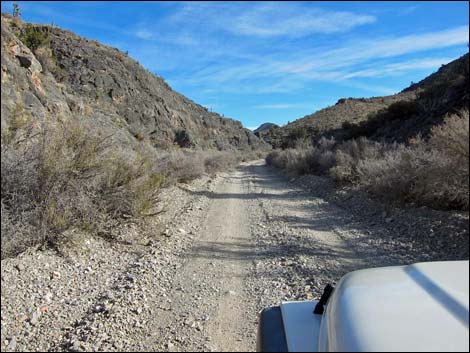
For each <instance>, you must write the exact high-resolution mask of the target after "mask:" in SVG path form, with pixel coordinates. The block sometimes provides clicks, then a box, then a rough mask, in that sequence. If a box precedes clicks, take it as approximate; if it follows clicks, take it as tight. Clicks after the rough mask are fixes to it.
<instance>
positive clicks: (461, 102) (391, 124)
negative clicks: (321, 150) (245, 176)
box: [266, 54, 469, 148]
mask: <svg viewBox="0 0 470 353" xmlns="http://www.w3.org/2000/svg"><path fill="white" fill-rule="evenodd" d="M468 64H469V59H468V54H466V55H464V56H462V57H460V58H458V59H457V60H454V61H453V62H451V63H449V64H447V65H443V66H442V67H441V68H440V69H439V70H438V71H437V72H435V73H433V74H432V75H430V76H428V77H427V78H425V79H424V80H422V81H420V82H418V83H416V84H412V85H411V86H410V87H408V88H406V89H404V90H403V91H402V92H400V93H397V94H394V95H391V96H384V97H372V98H343V99H340V100H338V102H337V103H336V104H335V105H334V106H331V107H327V108H324V109H321V110H319V111H317V112H315V113H313V114H310V115H307V116H305V117H303V118H300V119H298V120H295V121H294V122H291V123H289V124H287V125H285V126H283V127H281V128H279V129H272V130H271V132H270V134H269V136H268V137H267V138H266V141H272V144H273V146H274V147H282V148H286V147H294V146H295V144H296V143H297V142H298V140H305V139H311V140H313V141H314V142H315V141H317V140H318V139H319V138H320V137H322V136H325V137H334V138H336V139H337V140H344V139H350V138H353V137H359V136H366V137H370V138H373V139H377V140H381V139H386V140H389V141H400V142H403V141H406V140H408V139H409V138H411V137H413V136H416V135H417V134H422V135H424V136H426V135H427V134H428V133H429V131H430V129H431V128H432V126H434V125H437V124H440V123H441V122H442V118H443V116H444V115H445V114H448V113H453V112H455V111H456V110H459V109H461V108H463V107H468V102H469V98H468V97H469V93H468V92H469V91H468V83H469V82H468V80H469V74H468V72H469V71H468Z"/></svg>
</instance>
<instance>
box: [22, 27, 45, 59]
mask: <svg viewBox="0 0 470 353" xmlns="http://www.w3.org/2000/svg"><path fill="white" fill-rule="evenodd" d="M19 38H20V40H21V41H22V42H23V43H24V44H25V45H26V46H27V47H28V48H29V49H31V51H33V52H34V51H35V50H36V49H38V48H39V47H40V46H41V45H43V44H45V43H47V41H48V40H49V33H48V31H47V29H46V28H45V27H44V28H39V27H35V26H33V25H32V24H30V23H27V24H26V26H25V27H24V28H22V30H21V33H20V35H19Z"/></svg>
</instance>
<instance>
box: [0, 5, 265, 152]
mask: <svg viewBox="0 0 470 353" xmlns="http://www.w3.org/2000/svg"><path fill="white" fill-rule="evenodd" d="M1 26H2V41H1V49H2V51H1V63H2V71H1V75H2V76H1V77H2V104H1V114H2V128H3V126H4V125H5V124H8V121H9V119H10V116H11V113H12V111H13V110H14V108H15V106H16V105H17V104H24V105H25V106H26V108H27V109H30V110H31V114H32V115H33V116H37V117H44V115H45V114H55V115H71V114H73V115H86V116H92V117H94V118H96V119H101V120H103V121H106V122H107V123H108V124H114V125H116V128H117V129H124V130H126V131H127V132H128V135H129V136H133V137H136V136H139V137H140V138H147V139H149V140H150V141H151V143H152V144H153V145H154V146H156V147H162V148H165V147H169V146H171V145H173V144H174V142H176V143H178V144H179V142H178V139H179V137H178V136H179V135H178V134H181V131H185V132H186V133H187V134H188V136H190V138H191V141H190V143H187V141H186V142H185V143H184V145H185V147H187V146H191V147H196V148H204V149H240V150H241V149H247V150H252V149H258V148H265V147H266V146H267V145H266V144H265V143H264V142H263V141H261V140H260V139H258V138H257V137H256V136H255V135H254V134H253V133H252V132H251V131H249V130H248V129H245V128H243V126H242V124H241V123H240V122H239V121H236V120H232V119H227V118H223V117H221V116H220V115H218V114H216V113H213V112H209V111H208V110H207V109H206V108H204V107H202V106H201V105H199V104H196V103H194V102H193V101H191V100H189V99H188V98H186V97H184V96H183V95H181V94H179V93H177V92H175V91H173V90H172V89H171V88H170V86H168V84H166V83H165V81H164V80H163V79H162V78H160V77H158V76H156V75H154V74H152V73H151V72H149V71H147V70H145V69H144V68H143V67H142V66H141V65H140V64H139V63H138V62H136V61H135V60H133V59H132V58H130V57H129V56H127V55H126V54H125V53H123V52H121V51H119V50H118V49H116V48H111V47H109V46H105V45H102V44H100V43H98V42H96V41H94V40H88V39H85V38H82V37H79V36H77V35H75V34H73V33H71V32H69V31H65V30H62V29H59V28H56V27H54V28H53V27H50V26H42V25H31V24H29V25H26V24H24V23H22V22H21V21H18V20H17V19H16V20H15V19H13V18H12V17H11V16H9V15H6V14H2V23H1ZM26 26H28V29H29V33H32V31H40V32H46V33H47V40H45V41H44V42H43V43H41V44H40V45H39V46H38V47H34V48H33V49H34V50H30V48H28V47H27V45H26V43H24V42H22V41H21V38H22V33H24V30H25V27H26ZM31 28H32V29H31ZM42 37H43V36H42ZM33 97H34V98H33ZM33 101H34V103H33V105H34V107H30V106H29V104H27V102H33ZM180 137H181V136H180Z"/></svg>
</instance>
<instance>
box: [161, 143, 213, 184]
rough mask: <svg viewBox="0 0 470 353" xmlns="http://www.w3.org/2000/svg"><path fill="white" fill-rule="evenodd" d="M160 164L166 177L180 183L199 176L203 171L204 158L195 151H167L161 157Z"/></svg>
mask: <svg viewBox="0 0 470 353" xmlns="http://www.w3.org/2000/svg"><path fill="white" fill-rule="evenodd" d="M160 164H161V166H162V167H161V168H162V170H164V171H165V176H166V177H167V178H169V179H171V180H174V181H177V182H181V183H185V182H189V181H191V180H193V179H196V178H199V177H201V176H202V175H203V174H204V172H205V169H204V159H203V157H202V155H200V154H197V153H195V152H193V153H191V152H184V151H181V150H177V151H171V152H168V153H166V154H165V156H163V157H162V158H161V160H160Z"/></svg>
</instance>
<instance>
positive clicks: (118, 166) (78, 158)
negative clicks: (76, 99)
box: [1, 119, 164, 258]
mask: <svg viewBox="0 0 470 353" xmlns="http://www.w3.org/2000/svg"><path fill="white" fill-rule="evenodd" d="M12 122H13V124H10V127H9V128H8V129H7V130H6V132H5V133H3V134H2V141H1V143H2V155H1V156H2V169H1V173H2V182H1V188H2V195H1V207H2V220H1V222H2V258H3V257H5V256H11V255H14V254H16V253H18V252H20V251H22V250H24V248H25V247H26V246H29V245H31V244H35V243H40V242H43V241H45V240H47V241H50V242H52V243H53V242H55V240H56V239H57V238H58V237H59V236H60V235H61V234H63V233H64V232H65V231H66V230H68V229H71V228H81V229H84V230H87V231H89V232H92V233H99V232H100V231H101V230H102V229H103V228H104V226H105V224H106V223H107V222H109V221H110V220H112V219H113V220H116V219H119V218H122V217H125V216H132V217H142V216H145V215H148V214H151V213H152V209H153V208H154V207H155V205H156V201H157V196H158V192H159V190H160V189H161V187H162V185H163V183H164V176H163V175H162V173H161V172H160V171H159V170H157V168H156V165H157V163H156V160H157V158H156V154H155V153H152V151H151V150H150V149H148V148H147V149H146V148H145V147H144V146H141V148H140V149H139V150H137V151H133V152H132V153H131V152H129V151H127V150H126V151H124V150H121V149H119V148H118V147H117V146H115V145H113V142H112V137H111V136H109V135H108V136H107V135H104V133H103V132H102V131H97V130H96V129H94V128H92V127H91V126H89V125H87V123H86V121H78V120H67V121H60V120H58V121H55V122H51V121H47V122H44V123H43V124H42V125H41V126H40V127H36V128H31V129H30V128H29V127H26V128H25V126H26V125H25V126H21V127H18V126H17V124H16V123H15V119H13V120H12ZM11 127H15V128H11ZM20 131H21V132H20ZM129 150H130V149H129Z"/></svg>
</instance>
